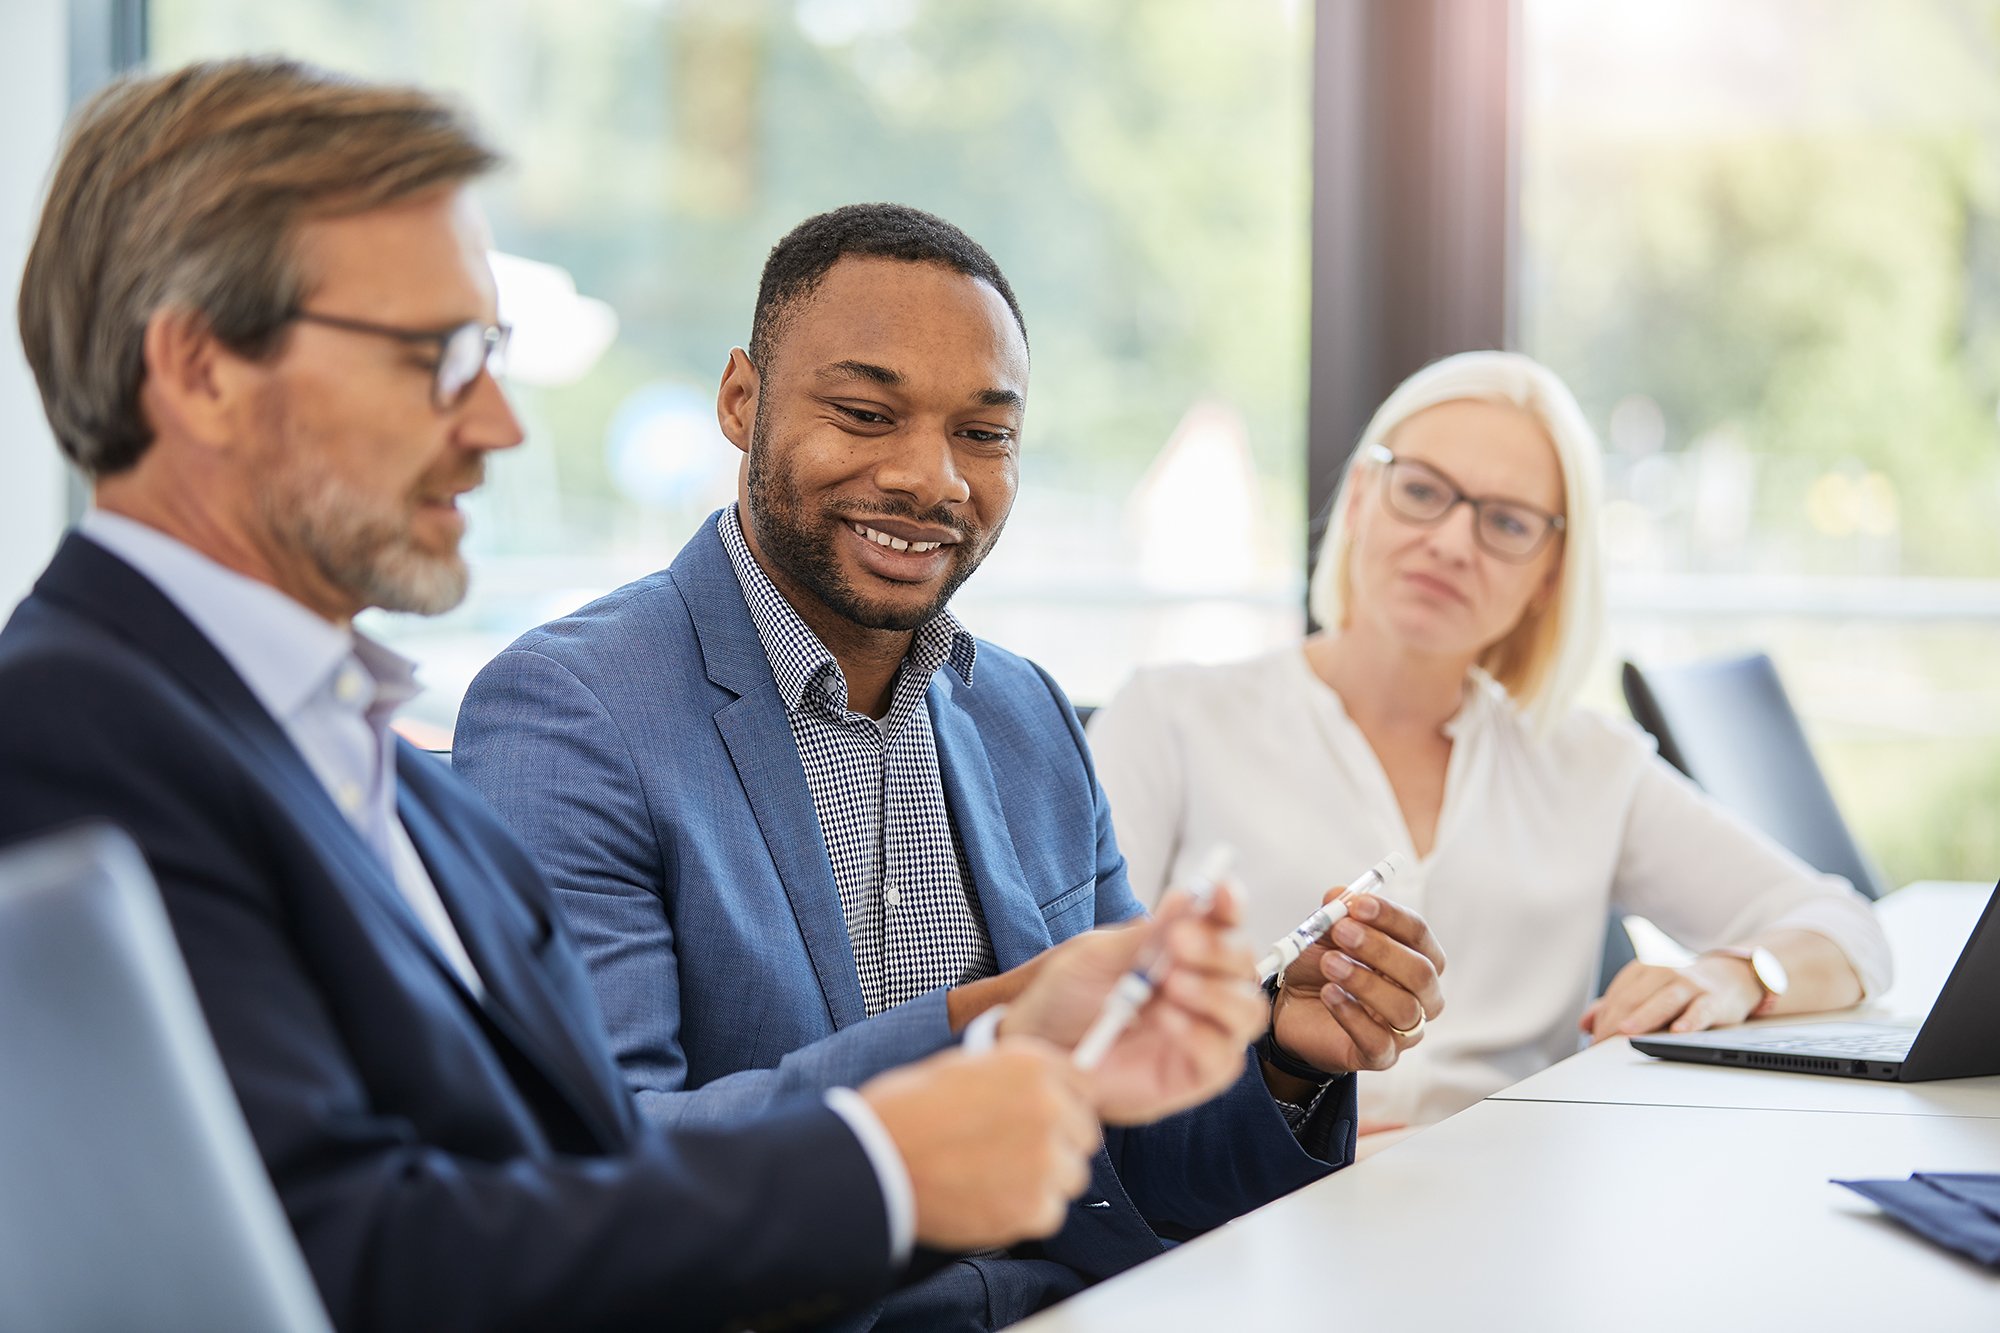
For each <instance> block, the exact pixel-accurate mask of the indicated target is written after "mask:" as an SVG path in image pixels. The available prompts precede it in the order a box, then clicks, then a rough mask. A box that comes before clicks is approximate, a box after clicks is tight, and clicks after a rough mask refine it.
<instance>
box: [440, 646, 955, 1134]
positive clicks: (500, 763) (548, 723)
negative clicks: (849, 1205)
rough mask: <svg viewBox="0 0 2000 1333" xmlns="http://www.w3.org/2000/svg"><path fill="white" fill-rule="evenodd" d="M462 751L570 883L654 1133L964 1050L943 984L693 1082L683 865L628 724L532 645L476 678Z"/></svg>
mask: <svg viewBox="0 0 2000 1333" xmlns="http://www.w3.org/2000/svg"><path fill="white" fill-rule="evenodd" d="M454 746H455V748H454V750H453V766H454V767H455V768H456V769H457V770H458V771H459V773H460V774H461V775H462V776H464V777H465V778H466V779H467V780H468V781H470V782H471V783H472V785H473V786H474V787H475V788H477V789H478V791H479V792H480V794H481V795H483V796H484V797H485V798H486V799H487V800H488V801H489V802H490V803H491V804H492V805H493V806H494V808H495V809H496V810H498V811H499V813H500V816H501V818H502V819H503V820H504V821H505V822H506V823H507V825H508V826H509V827H510V828H511V829H512V830H513V832H514V834H515V835H516V836H517V837H518V838H520V839H521V841H523V842H524V843H526V844H527V847H528V850H529V852H530V853H531V854H532V856H533V857H534V859H535V861H536V863H537V865H538V866H539V867H540V869H541V871H542V873H543V874H544V875H545V876H546V877H547V878H548V879H549V881H550V882H551V883H552V884H553V885H554V886H555V891H556V898H557V901H558V902H559V903H560V904H561V906H562V910H563V915H564V918H565V919H566V921H567V923H568V925H569V927H570V930H571V932H572V933H573V934H574V935H575V937H576V940H577V942H578V944H579V945H580V946H581V948H582V951H583V955H584V958H585V959H586V961H587V962H588V963H589V967H590V976H591V983H592V985H593V987H594V988H595V990H596V992H597V999H598V1004H599V1006H600V1008H601V1009H602V1010H603V1013H604V1020H605V1023H606V1025H607V1026H608V1028H609V1029H610V1034H611V1044H612V1051H613V1054H614V1055H615V1056H616V1057H617V1060H618V1064H619V1067H620V1069H621V1070H622V1071H623V1072H624V1076H625V1080H626V1084H627V1086H629V1087H630V1088H631V1090H632V1092H633V1095H634V1096H635V1097H636V1099H637V1101H638V1106H639V1111H640V1113H641V1114H642V1115H643V1116H644V1117H645V1118H646V1119H647V1120H648V1121H650V1122H652V1123H653V1124H655V1125H728V1124H734V1123H736V1122H738V1121H741V1120H742V1119H743V1118H744V1117H746V1116H749V1115H753V1114H755V1113H757V1112H759V1111H761V1110H763V1109H764V1108H766V1107H768V1106H770V1105H772V1104H773V1103H774V1102H776V1101H778V1100H781V1099H783V1098H785V1097H788V1096H795V1095H798V1094H801V1093H809V1092H813V1093H816V1092H823V1091H825V1090H826V1089H828V1088H835V1087H854V1086H857V1085H859V1084H861V1083H863V1082H865V1081H866V1080H868V1079H870V1078H873V1077H874V1076H875V1075H876V1074H879V1073H881V1072H883V1071H884V1070H887V1069H892V1068H894V1067H896V1066H898V1065H902V1064H907V1063H909V1062H910V1061H912V1060H918V1059H922V1058H923V1057H924V1056H927V1055H931V1054H933V1053H935V1052H937V1051H939V1050H942V1049H944V1048H945V1047H947V1046H949V1045H951V1044H952V1043H953V1042H954V1040H955V1038H954V1037H953V1035H952V1032H951V1026H950V1022H949V1020H948V1018H947V1016H946V1012H945V1002H944V993H943V992H942V991H934V992H932V993H930V994H928V995H924V996H920V997H918V998H917V999H914V1000H912V1001H910V1002H909V1003H908V1004H904V1005H899V1006H897V1007H896V1008H894V1009H891V1010H889V1011H887V1012H885V1013H882V1014H877V1015H875V1016H874V1017H872V1018H870V1019H869V1020H868V1021H867V1022H865V1023H856V1024H853V1025H852V1026H849V1027H847V1028H844V1029H842V1030H841V1031H839V1032H836V1033H833V1034H832V1035H830V1036H828V1037H825V1038H823V1039H821V1040H819V1041H816V1042H813V1043H811V1044H809V1045H806V1046H803V1047H801V1048H799V1049H797V1050H795V1051H792V1052H790V1053H789V1054H787V1055H785V1056H784V1057H783V1058H781V1059H780V1060H779V1061H778V1063H777V1064H776V1065H775V1066H773V1067H771V1068H768V1069H747V1070H741V1071H739V1072H736V1073H732V1074H728V1075H725V1076H723V1077H721V1078H717V1079H714V1080H711V1081H709V1082H707V1083H704V1084H702V1085H701V1086H700V1087H699V1088H690V1087H689V1066H688V1057H687V1053H686V1050H685V1049H684V1047H683V1044H682V1040H681V1021H680V1014H681V1000H682V997H681V979H680V966H679V956H678V949H679V940H678V938H677V937H676V935H675V932H674V926H673V920H672V917H671V915H670V913H669V912H668V910H667V906H666V904H667V899H668V894H667V885H668V880H669V877H670V876H674V875H676V874H677V873H678V868H677V867H676V866H675V864H674V854H673V847H672V841H671V839H670V838H669V837H666V836H664V835H663V834H662V832H661V831H660V830H659V829H658V827H657V826H656V825H655V822H654V817H653V807H654V802H653V801H652V800H651V799H649V793H648V791H647V783H646V777H645V772H644V770H643V768H642V766H641V765H640V763H639V761H638V758H637V757H636V756H635V755H634V753H633V751H632V749H631V747H630V746H629V745H628V744H627V743H626V740H625V737H624V734H623V732H622V731H621V729H620V727H619V725H618V723H617V720H616V719H615V718H614V717H613V716H612V715H611V713H610V711H609V710H607V709H606V708H605V706H604V704H603V702H602V701H601V700H600V699H599V698H598V696H597V695H596V693H594V692H593V691H592V690H591V688H590V687H589V685H587V684H586V683H585V682H584V681H582V680H580V679H578V677H577V676H576V674H575V673H574V672H572V671H571V670H570V668H569V666H568V665H566V664H565V663H564V662H561V661H558V660H556V659H555V658H553V657H551V656H548V655H547V654H544V653H542V652H539V651H534V650H532V649H525V648H518V647H517V648H513V649H509V650H508V651H507V652H505V653H502V654H501V655H500V656H499V657H497V658H495V659H494V660H493V661H492V662H490V663H488V664H487V666H486V667H485V669H484V670H482V671H481V672H480V673H479V675H478V677H477V678H476V679H475V680H474V681H473V683H472V687H471V689H470V690H468V691H467V693H466V696H465V702H464V703H463V704H462V705H461V707H460V710H459V716H458V731H457V737H456V740H455V742H454ZM659 799H660V800H662V801H671V799H672V797H671V795H670V794H660V796H659Z"/></svg>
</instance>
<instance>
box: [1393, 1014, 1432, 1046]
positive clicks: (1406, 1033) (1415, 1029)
mask: <svg viewBox="0 0 2000 1333" xmlns="http://www.w3.org/2000/svg"><path fill="white" fill-rule="evenodd" d="M1423 1030H1424V1014H1423V1010H1421V1009H1419V1010H1418V1011H1417V1021H1416V1022H1415V1023H1412V1024H1411V1025H1410V1026H1409V1027H1407V1028H1396V1027H1392V1028H1390V1029H1389V1031H1391V1032H1393V1033H1395V1034H1396V1035H1397V1036H1399V1037H1401V1038H1402V1039H1403V1040H1404V1041H1408V1040H1409V1039H1410V1038H1412V1037H1414V1036H1416V1035H1417V1034H1418V1033H1419V1032H1422V1031H1423Z"/></svg>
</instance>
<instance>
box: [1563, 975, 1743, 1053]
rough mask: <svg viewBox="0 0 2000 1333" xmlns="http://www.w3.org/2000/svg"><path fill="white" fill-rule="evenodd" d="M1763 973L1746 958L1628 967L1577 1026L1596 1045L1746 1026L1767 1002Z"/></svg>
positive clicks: (1612, 981)
mask: <svg viewBox="0 0 2000 1333" xmlns="http://www.w3.org/2000/svg"><path fill="white" fill-rule="evenodd" d="M1763 999H1764V988H1763V987H1762V986H1759V985H1758V984H1757V974H1756V973H1755V972H1753V971H1752V970H1751V968H1750V964H1749V963H1747V962H1745V961H1743V960H1742V959H1740V958H1719V957H1714V956H1704V957H1701V958H1697V959H1695V961H1694V962H1692V963H1690V964H1688V965H1687V966H1686V967H1658V966H1655V965H1654V964H1651V963H1627V964H1625V966H1624V967H1622V968H1620V969H1619V970H1618V975H1617V976H1615V977H1613V978H1612V979H1611V984H1610V985H1609V986H1607V987H1605V988H1604V994H1602V995H1600V996H1598V997H1597V998H1596V999H1595V1000H1592V1001H1591V1002H1590V1007H1589V1008H1588V1009H1585V1010H1584V1011H1583V1019H1582V1021H1581V1022H1580V1023H1578V1024H1577V1026H1578V1027H1579V1028H1581V1029H1582V1030H1583V1031H1584V1032H1587V1033H1589V1034H1590V1040H1591V1041H1592V1042H1593V1043H1595V1042H1600V1041H1603V1040H1604V1039H1605V1038H1606V1037H1629V1036H1634V1035H1636V1034H1638V1033H1641V1032H1658V1031H1659V1030H1660V1029H1661V1028H1664V1027H1668V1026H1669V1025H1671V1027H1672V1029H1673V1030H1674V1031H1675V1032H1698V1031H1700V1030H1701V1029H1703V1028H1712V1027H1725V1026H1727V1025H1728V1024H1731V1023H1741V1022H1742V1021H1743V1020H1744V1019H1746V1018H1748V1017H1750V1015H1751V1013H1752V1012H1753V1011H1754V1010H1755V1009H1756V1008H1757V1006H1758V1005H1759V1004H1760V1003H1762V1002H1763Z"/></svg>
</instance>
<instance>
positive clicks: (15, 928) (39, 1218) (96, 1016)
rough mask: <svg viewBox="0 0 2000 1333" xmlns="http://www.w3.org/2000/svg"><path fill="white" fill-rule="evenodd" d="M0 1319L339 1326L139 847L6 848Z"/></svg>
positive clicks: (100, 841) (310, 1329)
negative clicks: (267, 1167) (205, 1017)
mask: <svg viewBox="0 0 2000 1333" xmlns="http://www.w3.org/2000/svg"><path fill="white" fill-rule="evenodd" d="M0 1071H4V1072H0V1328H4V1329H7V1330H9V1333H42V1331H43V1330H73V1329H121V1328H133V1329H136V1328H144V1329H152V1330H181V1329H186V1330H202V1333H222V1331H223V1330H237V1329H241V1330H259V1331H260V1333H261V1331H262V1330H277V1331H279V1333H329V1329H330V1325H329V1323H328V1320H327V1316H326V1312H325V1308H324V1307H323V1306H322V1305H321V1304H320V1299H319V1293H318V1291H317V1289H316V1288H315V1287H314V1286H313V1281H312V1276H311V1274H310V1273H309V1272H308V1271H307V1268H306V1264H305V1260H304V1258H303V1257H302V1256H301V1255H300V1253H299V1249H298V1245H297V1243H296V1242H295V1241H294V1239H293V1237H292V1231H291V1227H290V1225H289V1224H288V1223H287V1222H286V1220H285V1215H284V1212H283V1210H282V1209H281V1208H280V1207H279V1204H278V1199H277V1194H276V1192H275V1191H274V1190H273V1189H272V1188H271V1182H270V1178H269V1176H268V1175H266V1174H265V1171H264V1164H263V1162H262V1160H260V1159H259V1157H258V1155H257V1149H256V1146H255V1144H253V1143H252V1142H251V1138H250V1131H249V1128H248V1126H246V1125H245V1124H244V1121H243V1113H242V1110H241V1109H240V1108H239V1107H238V1106H237V1103H236V1097H235V1094H234V1093H233V1092H232V1091H231V1090H230V1086H229V1081H228V1079H227V1077H226V1076H225V1075H224V1073H223V1069H222V1061H221V1059H220V1057H218V1056H217V1054H216V1051H215V1045H214V1043H213V1041H211V1040H210V1037H209V1033H208V1027H207V1025H206V1024H205V1023H204V1022H203V1021H202V1016H201V1009H200V1007H199V1005H198V1003H197V1001H196V999H195V994H194V988H193V986H192V984H191V983H190V982H189V980H188V975H187V968H186V967H185V965H184V964H183V963H182V961H181V956H180V951H179V949H178V948H177V947H176V946H175V944H174V937H173V932H172V929H171V928H170V927H169V925H168V923H167V915H166V910H165V909H164V908H163V907H162V906H161V904H160V898H159V893H158V890H157V889H155V887H154V885H153V881H152V877H151V875H149V874H148V873H147V870H146V865H145V862H144V861H143V860H142V859H141V857H140V855H139V852H138V849H137V848H136V847H134V846H133V844H132V843H131V841H130V840H129V839H127V838H126V837H125V836H124V835H123V834H122V833H119V832H117V831H116V830H114V829H112V828H110V827H108V826H104V825H86V826H81V827H77V828H72V829H68V830H65V831H63V832H61V833H56V834H52V835H49V836H47V837H44V838H39V839H36V840H35V841H33V842H30V843H26V844H22V845H18V846H16V847H13V848H10V849H7V850H4V851H0Z"/></svg>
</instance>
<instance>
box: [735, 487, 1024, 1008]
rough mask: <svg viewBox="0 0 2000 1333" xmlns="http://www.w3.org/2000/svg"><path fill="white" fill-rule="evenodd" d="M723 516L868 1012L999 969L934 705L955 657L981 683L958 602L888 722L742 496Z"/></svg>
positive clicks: (916, 648) (920, 656)
mask: <svg viewBox="0 0 2000 1333" xmlns="http://www.w3.org/2000/svg"><path fill="white" fill-rule="evenodd" d="M717 525H718V529H719V531H720V532H721V534H722V544H723V546H724V547H725V548H727V550H728V551H729V560H730V563H731V564H733V565H735V567H736V579H737V582H739V583H740V584H742V586H743V599H744V601H745V602H747V603H748V604H749V607H750V618H751V620H752V621H754V622H755V623H756V626H757V637H758V638H759V639H761V640H762V641H763V644H764V654H765V656H767V657H768V658H770V660H771V674H772V675H773V676H774V677H776V679H777V682H778V693H779V695H780V696H781V697H782V698H783V699H784V701H785V715H786V717H787V718H788V719H789V721H790V722H791V726H792V739H793V740H794V741H795V742H796V743H797V744H798V747H799V759H800V760H801V762H803V764H804V765H805V770H806V786H807V787H808V788H809V789H811V791H812V802H813V812H814V813H815V814H816V815H817V816H818V817H819V828H820V837H821V840H822V841H823V842H824V843H825V845H826V854H827V859H828V861H829V862H830V863H831V864H832V867H833V882H834V884H835V886H836V887H837V888H838V889H839V890H840V911H841V915H842V916H843V917H845V918H846V921H847V939H848V943H849V944H850V945H851V946H852V948H853V950H854V967H855V971H856V973H857V975H858V976H859V978H860V981H861V998H862V1000H863V1002H864V1003H865V1004H866V1005H867V1007H868V1012H869V1013H870V1014H877V1013H880V1012H881V1011H882V1010H884V1009H888V1008H892V1007H893V1006H895V1005H898V1004H901V1003H903V1002H904V1001H905V1000H909V999H914V998H915V997H916V996H919V995H922V994H924V993H926V992H928V991H932V990H935V989H937V988H938V987H940V986H955V985H958V984H960V983H962V982H966V981H974V980H977V979H978V978H980V977H985V976H991V975H992V974H993V972H994V970H995V969H994V961H993V944H992V941H991V940H989V939H988V938H987V935H986V921H985V919H984V917H983V916H982V915H981V914H980V910H979V899H978V897H977V896H976V895H975V894H973V893H972V892H971V883H972V876H971V874H970V873H969V872H968V871H967V869H966V865H965V853H964V850H963V848H961V847H960V845H959V839H958V832H957V830H956V829H954V828H953V827H952V823H951V812H950V810H949V809H948V808H947V807H946V806H945V801H944V785H943V782H942V781H941V779H940V778H939V776H938V757H937V738H936V736H935V735H933V734H932V732H931V717H930V710H929V709H928V708H926V707H925V706H924V695H925V692H926V691H928V690H929V688H930V683H931V677H932V676H933V675H935V674H936V672H937V669H938V668H939V667H941V666H943V665H945V664H946V663H947V662H949V663H950V664H951V668H952V670H954V671H956V672H957V673H958V674H959V677H960V678H961V679H963V680H964V681H965V683H966V684H968V685H970V684H971V683H972V663H973V658H974V656H975V655H976V649H977V641H976V640H974V639H973V637H972V635H971V634H969V633H968V632H967V631H966V629H965V627H964V626H963V625H961V624H959V622H958V620H957V619H956V618H955V617H953V616H952V614H951V613H950V612H949V611H941V612H939V613H938V614H937V615H936V616H934V617H932V618H931V619H930V620H929V621H928V622H926V623H925V624H924V626H923V627H922V628H921V629H919V630H918V631H917V633H916V637H915V639H914V641H913V642H912V643H911V645H910V651H909V654H908V655H907V656H906V657H904V659H903V665H902V668H901V669H900V670H899V671H897V673H896V688H895V693H894V695H893V697H892V699H891V701H890V704H889V715H888V716H887V717H886V718H884V719H883V720H882V721H881V722H880V723H878V722H876V721H875V719H873V718H871V717H869V716H867V715H866V714H863V713H857V712H854V711H852V710H851V709H849V708H848V706H847V678H846V676H845V675H843V674H842V672H841V670H840V664H839V663H838V662H837V661H835V660H834V656H833V654H832V653H830V652H828V651H827V648H826V645H825V644H823V643H821V642H820V640H819V636H818V635H816V634H814V633H813V632H812V630H811V629H810V628H808V627H807V625H806V623H805V621H803V620H801V619H800V618H799V613H798V612H797V611H795V610H793V609H792V604H791V603H790V602H788V601H786V600H785V597H784V594H783V593H781V592H779V591H778V589H777V586H776V585H775V584H773V583H772V582H771V580H770V577H769V576H768V575H766V574H765V573H764V571H763V569H762V568H761V567H759V565H758V564H757V560H756V557H754V556H752V555H751V554H750V547H749V545H748V544H747V543H746V542H745V541H744V540H743V527H742V523H741V522H740V520H739V519H738V517H737V512H736V506H735V505H731V506H730V507H729V508H727V509H725V510H723V511H722V515H721V517H720V518H719V519H718V520H717Z"/></svg>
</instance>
